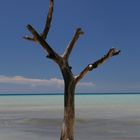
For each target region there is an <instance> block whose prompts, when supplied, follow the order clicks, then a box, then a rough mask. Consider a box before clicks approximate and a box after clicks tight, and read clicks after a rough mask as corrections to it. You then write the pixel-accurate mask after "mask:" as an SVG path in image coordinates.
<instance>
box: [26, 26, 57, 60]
mask: <svg viewBox="0 0 140 140" xmlns="http://www.w3.org/2000/svg"><path fill="white" fill-rule="evenodd" d="M27 28H28V30H29V31H30V32H31V33H32V35H33V38H34V40H35V41H37V42H38V43H39V44H40V45H41V46H42V47H43V49H44V50H45V51H46V52H47V53H48V58H51V59H56V57H58V55H57V53H56V52H55V51H54V50H53V49H52V48H51V47H50V46H49V44H48V43H47V42H46V41H45V40H44V39H43V38H42V37H41V36H40V35H39V34H38V33H37V31H36V30H35V29H34V28H33V27H32V26H31V25H27Z"/></svg>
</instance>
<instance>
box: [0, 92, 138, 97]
mask: <svg viewBox="0 0 140 140" xmlns="http://www.w3.org/2000/svg"><path fill="white" fill-rule="evenodd" d="M135 94H137V95H140V93H138V92H134V93H133V92H132V93H130V92H129V93H76V94H75V95H135ZM45 95H46V96H62V95H64V94H63V93H3V94H0V96H45Z"/></svg>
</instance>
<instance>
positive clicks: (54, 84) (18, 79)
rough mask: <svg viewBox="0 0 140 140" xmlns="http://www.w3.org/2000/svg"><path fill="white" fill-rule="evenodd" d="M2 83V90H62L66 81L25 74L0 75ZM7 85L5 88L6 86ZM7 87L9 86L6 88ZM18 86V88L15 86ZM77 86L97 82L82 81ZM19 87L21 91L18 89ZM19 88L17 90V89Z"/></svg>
mask: <svg viewBox="0 0 140 140" xmlns="http://www.w3.org/2000/svg"><path fill="white" fill-rule="evenodd" d="M0 84H2V85H5V86H3V88H2V87H0V93H1V92H19V91H20V90H21V92H35V91H37V92H45V91H46V92H57V91H58V92H62V91H63V88H64V81H63V80H62V79H58V78H51V79H35V78H28V77H24V76H12V77H10V76H5V75H0ZM4 87H5V88H4ZM6 87H7V88H6ZM15 87H16V88H15ZM77 87H78V88H79V89H80V88H92V87H95V84H94V83H92V82H80V83H79V84H78V85H77ZM14 88H15V89H14ZM18 88H19V91H18ZM16 89H17V91H16Z"/></svg>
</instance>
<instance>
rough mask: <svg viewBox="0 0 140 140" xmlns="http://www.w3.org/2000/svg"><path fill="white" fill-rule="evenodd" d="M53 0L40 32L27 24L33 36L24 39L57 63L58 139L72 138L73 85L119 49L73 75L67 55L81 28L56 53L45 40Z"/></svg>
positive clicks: (49, 24)
mask: <svg viewBox="0 0 140 140" xmlns="http://www.w3.org/2000/svg"><path fill="white" fill-rule="evenodd" d="M53 6H54V0H50V6H49V11H48V15H47V20H46V24H45V28H44V30H43V32H42V33H41V34H39V33H38V32H37V31H36V30H35V29H34V28H33V27H32V26H31V25H27V28H28V30H29V31H30V32H31V33H32V35H33V37H29V36H26V37H24V39H27V40H30V41H33V42H36V43H39V44H40V45H41V46H42V48H43V49H44V50H45V51H46V52H47V58H49V59H52V60H53V61H54V62H55V63H57V64H58V65H59V68H60V70H61V72H62V75H63V78H64V84H65V89H64V120H63V126H62V130H61V136H60V140H74V124H75V103H74V96H75V87H76V84H77V83H78V82H79V81H80V80H81V79H82V78H83V77H84V76H85V75H86V74H87V73H88V72H89V71H91V70H93V69H95V68H97V67H98V66H99V65H101V64H103V63H104V62H105V61H106V60H108V59H109V58H111V57H113V56H115V55H118V54H119V53H120V50H117V49H115V48H111V49H110V50H109V51H108V52H107V53H106V54H105V55H104V56H103V57H102V58H100V59H98V60H97V61H95V62H93V63H90V64H88V65H87V66H86V67H85V69H83V71H82V72H81V73H80V74H79V75H77V76H74V75H73V73H72V71H71V69H72V67H71V66H69V64H68V59H69V56H70V54H71V52H72V50H73V48H74V45H75V43H76V41H77V40H78V38H79V37H80V35H82V34H83V31H82V29H81V28H77V29H76V32H75V34H74V36H73V38H72V40H71V41H70V43H69V44H68V47H67V48H66V50H65V51H64V53H63V55H59V54H57V53H56V52H55V51H54V50H53V48H52V47H51V46H50V45H49V44H48V43H47V42H46V38H47V35H48V32H49V29H50V26H51V21H52V14H53Z"/></svg>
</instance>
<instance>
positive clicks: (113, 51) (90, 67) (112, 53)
mask: <svg viewBox="0 0 140 140" xmlns="http://www.w3.org/2000/svg"><path fill="white" fill-rule="evenodd" d="M120 52H121V51H120V50H117V49H116V48H112V49H110V50H109V51H108V53H107V54H106V55H104V56H103V57H102V58H101V59H99V60H97V61H95V62H94V63H91V64H89V65H88V66H87V67H86V68H85V69H84V70H83V71H82V72H81V73H80V74H79V75H78V76H76V82H78V81H80V80H81V79H82V78H83V77H84V76H85V75H86V74H87V73H88V72H89V71H91V70H93V69H96V68H97V67H98V66H99V65H101V64H103V63H104V62H105V61H106V60H108V59H109V58H110V57H112V56H115V55H118V54H119V53H120Z"/></svg>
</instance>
